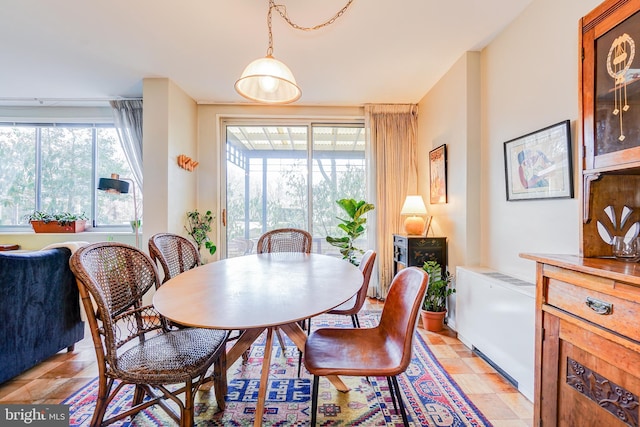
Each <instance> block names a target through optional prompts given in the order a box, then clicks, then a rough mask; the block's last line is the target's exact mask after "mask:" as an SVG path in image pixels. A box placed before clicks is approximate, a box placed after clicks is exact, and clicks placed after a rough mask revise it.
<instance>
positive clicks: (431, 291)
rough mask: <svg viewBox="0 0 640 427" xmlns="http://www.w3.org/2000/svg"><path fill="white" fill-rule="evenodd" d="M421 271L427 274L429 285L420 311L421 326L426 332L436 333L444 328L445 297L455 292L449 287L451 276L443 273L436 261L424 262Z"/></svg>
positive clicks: (446, 272) (445, 272)
mask: <svg viewBox="0 0 640 427" xmlns="http://www.w3.org/2000/svg"><path fill="white" fill-rule="evenodd" d="M422 269H423V270H424V271H426V272H427V273H428V274H429V285H428V286H427V291H426V293H425V294H424V299H423V300H422V307H421V310H420V317H421V318H422V326H423V327H424V328H425V329H426V330H428V331H432V332H438V331H441V330H442V328H443V327H444V316H445V315H446V314H447V297H448V296H449V295H451V294H453V293H455V291H456V290H455V289H453V288H452V287H451V281H452V280H453V276H452V275H451V274H449V272H448V271H444V272H443V271H442V267H441V266H440V264H439V263H438V261H426V262H425V263H424V266H423V267H422Z"/></svg>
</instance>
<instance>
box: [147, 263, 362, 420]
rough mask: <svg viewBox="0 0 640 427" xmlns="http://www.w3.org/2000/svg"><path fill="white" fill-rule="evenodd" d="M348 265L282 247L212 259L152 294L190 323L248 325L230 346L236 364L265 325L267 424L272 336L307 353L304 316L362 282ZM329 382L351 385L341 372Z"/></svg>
mask: <svg viewBox="0 0 640 427" xmlns="http://www.w3.org/2000/svg"><path fill="white" fill-rule="evenodd" d="M362 280H363V277H362V273H361V272H360V270H359V269H358V268H357V267H355V266H354V265H352V264H351V263H349V262H347V261H345V260H343V259H340V258H335V257H332V256H328V255H321V254H305V253H297V252H295V253H294V252H279V253H267V254H254V255H246V256H242V257H237V258H228V259H223V260H220V261H216V262H211V263H209V264H205V265H203V266H200V267H197V268H194V269H192V270H189V271H186V272H184V273H182V274H179V275H178V276H176V277H174V278H173V279H171V280H169V281H167V282H166V283H165V284H163V285H162V286H161V287H160V288H159V289H158V290H157V291H156V293H155V295H154V297H153V305H154V306H155V308H156V309H157V310H158V311H159V312H160V313H161V314H162V315H163V316H165V317H167V318H168V319H170V320H172V321H174V322H176V323H180V324H182V325H186V326H194V327H200V328H214V329H227V330H243V331H244V332H243V333H242V335H241V336H240V338H239V339H238V340H237V341H236V342H235V344H234V345H233V347H231V348H230V349H229V350H228V352H227V366H228V367H230V366H231V365H233V363H234V362H235V361H236V360H237V359H238V358H239V357H240V356H241V355H242V354H243V353H244V352H245V351H246V350H247V349H248V348H249V347H250V346H251V344H252V343H253V342H254V341H255V340H256V339H257V338H258V337H259V336H260V335H261V334H262V333H263V332H265V331H266V333H267V337H266V343H265V351H264V359H263V362H262V374H261V378H260V387H259V390H258V398H257V402H256V418H255V420H254V426H259V425H261V423H262V416H258V415H257V414H263V413H264V407H265V400H266V394H267V386H268V380H269V367H270V365H271V352H272V345H273V334H274V331H276V330H277V329H279V330H281V331H282V332H284V333H285V334H286V335H287V336H289V338H291V340H292V341H293V342H294V343H295V344H296V346H297V347H298V348H299V349H300V350H301V351H303V350H304V344H305V341H306V338H307V335H306V333H305V332H304V330H303V329H302V328H301V327H300V325H299V323H298V322H299V321H301V320H304V319H308V318H311V317H313V316H317V315H319V314H322V313H325V312H327V311H329V310H331V309H332V308H335V307H337V306H338V305H340V304H342V303H343V302H345V301H347V300H348V299H349V298H351V297H352V296H353V295H354V294H355V293H356V292H357V291H358V289H359V288H360V286H361V285H362ZM329 380H330V381H331V382H332V383H333V385H334V386H335V387H336V388H337V389H338V390H340V391H348V388H347V387H346V385H345V384H344V383H343V382H342V381H341V380H340V378H338V377H329Z"/></svg>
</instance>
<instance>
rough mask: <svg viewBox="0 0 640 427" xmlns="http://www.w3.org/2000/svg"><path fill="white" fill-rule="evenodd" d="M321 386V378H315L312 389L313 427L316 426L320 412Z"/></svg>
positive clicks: (315, 376)
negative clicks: (319, 396) (319, 390)
mask: <svg viewBox="0 0 640 427" xmlns="http://www.w3.org/2000/svg"><path fill="white" fill-rule="evenodd" d="M319 384H320V377H319V376H317V375H314V376H313V386H312V389H311V426H312V427H313V426H315V425H316V413H317V412H318V386H319Z"/></svg>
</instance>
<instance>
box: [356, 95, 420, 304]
mask: <svg viewBox="0 0 640 427" xmlns="http://www.w3.org/2000/svg"><path fill="white" fill-rule="evenodd" d="M365 128H366V131H367V143H368V144H369V150H367V152H368V153H369V155H370V156H371V158H370V159H369V160H370V161H369V162H368V166H367V168H368V171H369V173H370V174H371V175H370V180H369V182H372V183H375V185H372V189H375V191H374V192H372V193H373V194H370V195H369V199H370V200H372V202H371V203H373V204H375V206H376V208H375V210H373V211H371V212H370V213H372V214H373V215H371V216H370V217H375V225H376V232H375V233H373V234H375V239H376V241H375V242H374V247H375V248H376V252H377V254H378V256H377V260H378V270H377V273H378V277H377V279H378V280H372V286H371V287H370V289H369V296H373V297H376V298H381V299H384V298H386V296H387V292H388V290H389V285H390V284H391V280H392V279H393V235H392V234H393V233H398V232H400V231H401V230H402V228H403V226H402V219H401V217H400V210H401V209H402V204H403V202H404V199H405V197H406V195H407V194H410V193H414V194H415V192H416V191H417V176H418V166H417V164H418V162H417V158H416V156H417V139H418V106H417V105H415V104H368V105H365ZM370 192H371V191H370ZM370 217H368V218H370ZM371 219H373V218H371ZM367 222H369V220H367ZM372 222H373V221H372ZM374 272H375V270H374ZM372 279H373V277H372Z"/></svg>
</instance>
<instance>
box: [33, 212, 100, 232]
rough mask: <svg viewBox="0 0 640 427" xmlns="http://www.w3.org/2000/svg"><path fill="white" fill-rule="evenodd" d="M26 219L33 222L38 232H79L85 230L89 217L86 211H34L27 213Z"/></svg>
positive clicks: (34, 229)
mask: <svg viewBox="0 0 640 427" xmlns="http://www.w3.org/2000/svg"><path fill="white" fill-rule="evenodd" d="M25 219H26V220H27V221H29V222H30V223H31V226H32V227H33V231H35V232H36V233H79V232H81V231H84V230H85V228H86V224H87V219H88V218H87V216H86V215H85V214H84V212H83V213H81V214H73V213H69V212H61V213H49V212H44V211H33V212H32V213H30V214H28V215H25Z"/></svg>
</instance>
